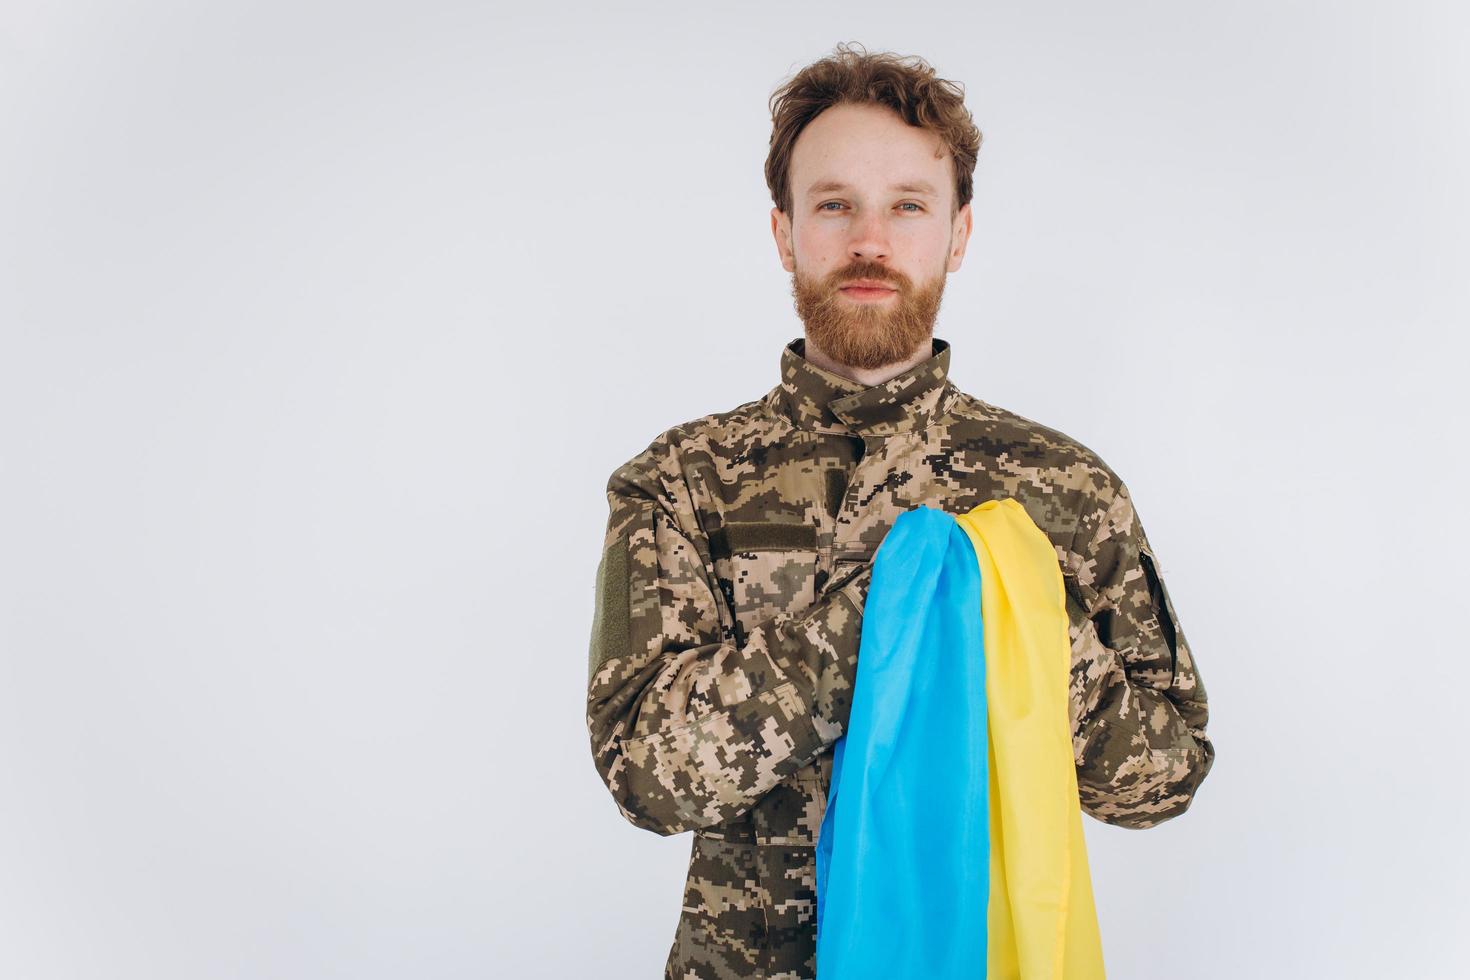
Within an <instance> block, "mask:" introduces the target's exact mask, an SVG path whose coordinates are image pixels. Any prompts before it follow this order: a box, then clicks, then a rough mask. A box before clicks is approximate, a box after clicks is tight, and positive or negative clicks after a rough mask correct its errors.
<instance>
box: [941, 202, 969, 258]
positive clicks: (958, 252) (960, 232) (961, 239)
mask: <svg viewBox="0 0 1470 980" xmlns="http://www.w3.org/2000/svg"><path fill="white" fill-rule="evenodd" d="M951 224H952V226H953V229H954V231H953V233H952V234H951V235H950V240H949V263H948V265H947V267H946V268H947V269H948V271H950V272H954V271H955V270H957V269H958V268H959V267H960V263H961V262H963V261H964V258H965V247H966V246H967V245H969V244H970V231H971V229H972V213H971V209H970V205H969V204H966V205H965V206H964V207H962V208H960V209H959V211H957V212H955V216H954V221H953V222H951Z"/></svg>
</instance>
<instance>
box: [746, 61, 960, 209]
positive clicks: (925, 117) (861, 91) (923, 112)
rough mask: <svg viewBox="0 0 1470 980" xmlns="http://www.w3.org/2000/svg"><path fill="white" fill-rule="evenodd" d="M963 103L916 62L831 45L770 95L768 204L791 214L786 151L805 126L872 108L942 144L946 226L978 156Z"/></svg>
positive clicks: (955, 90) (953, 85)
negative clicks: (949, 195)
mask: <svg viewBox="0 0 1470 980" xmlns="http://www.w3.org/2000/svg"><path fill="white" fill-rule="evenodd" d="M854 49H855V50H854ZM964 99H965V89H964V86H963V85H962V84H960V83H959V82H952V81H947V80H946V79H943V78H939V77H937V76H936V75H935V72H934V69H933V68H932V67H931V66H930V65H929V63H928V62H926V61H925V60H924V59H923V58H920V57H918V56H916V55H911V56H908V57H901V56H899V55H896V54H893V53H891V52H886V51H880V52H875V53H872V54H869V53H868V52H867V51H866V50H865V49H864V48H863V46H862V45H861V44H857V43H856V42H854V43H853V44H852V45H848V44H847V43H842V44H838V45H837V47H836V48H835V49H834V51H833V53H832V54H830V55H828V56H827V57H825V58H823V59H821V60H820V61H815V62H813V63H812V64H810V65H807V66H806V67H805V68H803V69H802V70H801V71H799V72H797V73H796V75H794V76H793V77H792V78H791V79H790V80H789V81H787V82H785V83H784V84H783V85H782V86H781V87H780V88H778V89H777V90H776V91H775V92H774V93H772V95H771V99H770V108H771V149H770V152H769V153H768V154H767V155H766V186H768V187H769V188H770V190H771V200H773V201H774V202H775V203H776V207H778V208H780V209H781V211H782V212H784V213H785V214H790V213H791V150H792V148H793V147H794V146H796V138H797V137H798V136H800V135H801V131H802V130H803V129H805V128H806V125H807V123H809V122H811V121H812V120H813V119H815V118H817V116H818V115H820V114H821V113H822V111H823V110H825V109H829V108H831V107H832V106H834V105H840V104H843V103H855V104H859V105H862V104H866V103H874V104H877V105H885V106H888V107H889V108H891V109H893V110H895V111H896V112H897V113H898V114H899V116H901V117H902V118H903V121H904V122H906V123H908V124H909V125H910V126H919V127H922V128H924V129H928V130H931V131H933V132H935V133H937V134H938V135H939V137H940V139H942V140H943V141H944V145H945V146H946V147H947V148H948V149H949V152H950V161H951V164H952V165H953V170H954V186H955V195H954V203H953V205H952V206H951V208H950V217H951V218H953V217H954V216H955V214H956V213H958V212H959V209H960V208H962V207H964V206H965V205H966V204H968V203H970V198H971V197H972V196H973V193H974V173H975V158H976V157H977V156H979V154H980V139H981V136H980V130H979V128H977V127H976V125H975V120H974V118H973V117H972V116H971V115H970V110H968V109H966V108H965V101H964Z"/></svg>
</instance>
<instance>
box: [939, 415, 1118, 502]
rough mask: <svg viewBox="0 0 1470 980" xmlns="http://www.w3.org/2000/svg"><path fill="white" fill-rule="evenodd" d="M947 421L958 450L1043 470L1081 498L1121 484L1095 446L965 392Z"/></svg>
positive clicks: (1110, 491)
mask: <svg viewBox="0 0 1470 980" xmlns="http://www.w3.org/2000/svg"><path fill="white" fill-rule="evenodd" d="M947 421H948V423H949V433H948V434H949V437H950V439H951V445H952V449H953V450H954V451H958V452H966V451H973V452H983V453H987V454H989V455H990V456H991V457H992V458H1000V457H1004V458H1005V460H1006V461H1007V462H1010V463H1011V464H1012V465H1015V466H1018V467H1032V468H1037V469H1044V470H1046V471H1048V473H1049V474H1050V477H1051V479H1052V480H1054V481H1056V482H1058V483H1061V484H1064V485H1065V486H1067V487H1068V488H1070V489H1074V490H1077V491H1079V492H1081V493H1086V494H1091V495H1097V496H1103V497H1111V496H1112V495H1113V494H1115V493H1117V492H1118V490H1119V488H1120V487H1121V485H1122V482H1123V481H1122V480H1121V479H1120V478H1119V476H1118V474H1117V472H1116V471H1115V470H1114V469H1113V468H1112V467H1111V466H1110V465H1108V463H1107V461H1106V460H1104V459H1103V457H1102V456H1101V454H1099V453H1098V452H1097V451H1096V450H1094V449H1093V448H1092V447H1091V446H1088V445H1086V444H1085V443H1083V442H1082V441H1081V440H1079V439H1077V438H1075V437H1073V436H1071V435H1068V434H1067V433H1066V432H1063V431H1062V430H1060V429H1058V428H1055V427H1053V426H1050V425H1046V424H1044V423H1042V422H1039V421H1037V420H1036V419H1032V418H1027V417H1026V416H1024V415H1021V414H1019V413H1017V412H1013V411H1011V410H1010V409H1007V408H1002V407H1000V406H999V405H994V404H991V403H990V402H987V401H984V400H982V399H980V398H977V397H976V396H974V395H971V394H967V393H965V392H961V393H960V396H959V398H958V399H957V400H956V401H955V404H954V406H953V408H951V409H950V413H949V417H948V420H947Z"/></svg>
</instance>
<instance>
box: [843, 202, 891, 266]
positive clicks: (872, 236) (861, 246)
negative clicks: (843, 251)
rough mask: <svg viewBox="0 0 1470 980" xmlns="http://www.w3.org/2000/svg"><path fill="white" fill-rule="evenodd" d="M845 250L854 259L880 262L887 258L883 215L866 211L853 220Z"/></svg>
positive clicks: (886, 239)
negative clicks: (850, 237) (849, 238)
mask: <svg viewBox="0 0 1470 980" xmlns="http://www.w3.org/2000/svg"><path fill="white" fill-rule="evenodd" d="M847 251H848V255H849V256H850V257H851V258H854V259H865V260H867V261H872V262H881V261H883V260H884V259H886V258H888V251H889V250H888V230H887V227H886V225H885V224H884V222H883V215H881V214H878V213H876V212H874V211H868V212H866V213H864V214H863V215H861V216H860V217H859V218H858V219H857V220H856V221H855V222H853V224H852V240H851V241H850V242H848V246H847Z"/></svg>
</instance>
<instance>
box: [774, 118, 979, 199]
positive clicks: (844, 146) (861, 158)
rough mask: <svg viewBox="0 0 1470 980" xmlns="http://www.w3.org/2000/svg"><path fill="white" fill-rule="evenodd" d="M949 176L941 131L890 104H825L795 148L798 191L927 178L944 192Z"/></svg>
mask: <svg viewBox="0 0 1470 980" xmlns="http://www.w3.org/2000/svg"><path fill="white" fill-rule="evenodd" d="M950 179H951V175H950V162H949V154H948V153H946V152H945V148H944V143H943V141H942V140H940V138H939V135H938V134H937V133H934V132H931V131H930V130H927V129H921V128H920V127H918V126H910V125H908V124H907V123H905V122H904V121H903V119H902V118H900V117H899V115H898V113H897V112H895V111H893V110H892V109H890V108H888V107H887V106H879V105H837V106H833V107H831V108H830V109H826V110H824V111H823V112H822V113H821V114H820V115H818V116H817V117H816V118H815V119H813V120H812V121H811V122H810V123H808V124H807V125H806V128H804V129H803V130H802V131H801V134H800V135H799V136H798V137H797V138H796V145H795V146H794V147H792V151H791V189H792V192H793V193H794V194H796V195H797V196H798V197H801V196H804V195H806V194H809V193H824V192H826V191H830V190H834V189H836V188H837V185H847V186H850V187H856V188H859V189H864V188H866V189H874V190H878V189H883V190H887V189H901V188H902V187H910V188H916V187H919V186H920V185H924V184H927V185H929V187H931V188H933V189H935V190H936V191H938V192H939V193H941V194H942V193H943V191H944V188H945V187H946V186H947V185H948V183H949V181H950ZM915 192H917V191H915Z"/></svg>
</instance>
